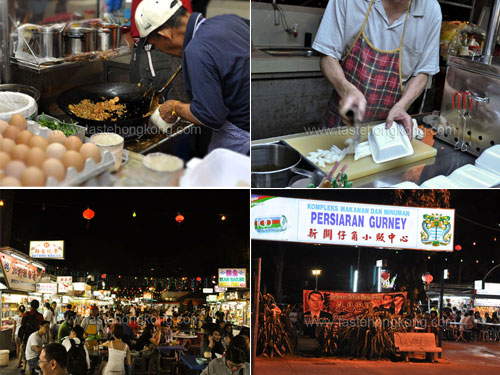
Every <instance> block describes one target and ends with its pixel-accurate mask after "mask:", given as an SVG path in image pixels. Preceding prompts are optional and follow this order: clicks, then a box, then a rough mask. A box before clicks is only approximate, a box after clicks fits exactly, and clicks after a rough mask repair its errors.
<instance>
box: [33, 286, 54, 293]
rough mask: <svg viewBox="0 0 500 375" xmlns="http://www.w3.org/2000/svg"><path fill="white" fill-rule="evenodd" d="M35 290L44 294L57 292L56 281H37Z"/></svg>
mask: <svg viewBox="0 0 500 375" xmlns="http://www.w3.org/2000/svg"><path fill="white" fill-rule="evenodd" d="M36 291H37V292H38V293H44V294H57V283H37V284H36Z"/></svg>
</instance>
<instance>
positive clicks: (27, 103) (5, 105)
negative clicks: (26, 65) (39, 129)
mask: <svg viewBox="0 0 500 375" xmlns="http://www.w3.org/2000/svg"><path fill="white" fill-rule="evenodd" d="M37 113H38V106H37V104H36V101H35V99H34V98H32V97H31V96H29V95H26V94H23V93H20V92H10V91H5V92H0V120H4V121H7V122H8V121H9V120H10V118H11V117H12V115H15V114H20V115H21V116H23V117H24V118H26V119H28V120H32V119H33V118H35V116H36V115H37Z"/></svg>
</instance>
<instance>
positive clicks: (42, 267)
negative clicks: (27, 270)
mask: <svg viewBox="0 0 500 375" xmlns="http://www.w3.org/2000/svg"><path fill="white" fill-rule="evenodd" d="M31 264H32V265H34V266H35V267H38V268H41V269H45V266H42V265H41V264H39V263H35V262H31Z"/></svg>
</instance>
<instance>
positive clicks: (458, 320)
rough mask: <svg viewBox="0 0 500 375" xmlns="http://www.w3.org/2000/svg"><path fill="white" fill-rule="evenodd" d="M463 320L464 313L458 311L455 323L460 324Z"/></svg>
mask: <svg viewBox="0 0 500 375" xmlns="http://www.w3.org/2000/svg"><path fill="white" fill-rule="evenodd" d="M461 320H462V312H461V311H460V310H457V315H455V322H457V323H460V321H461Z"/></svg>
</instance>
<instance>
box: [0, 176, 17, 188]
mask: <svg viewBox="0 0 500 375" xmlns="http://www.w3.org/2000/svg"><path fill="white" fill-rule="evenodd" d="M0 186H21V182H19V180H18V179H17V178H15V177H4V178H2V180H0Z"/></svg>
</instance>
